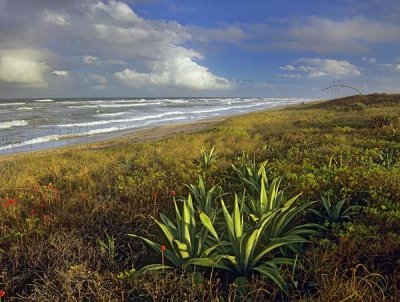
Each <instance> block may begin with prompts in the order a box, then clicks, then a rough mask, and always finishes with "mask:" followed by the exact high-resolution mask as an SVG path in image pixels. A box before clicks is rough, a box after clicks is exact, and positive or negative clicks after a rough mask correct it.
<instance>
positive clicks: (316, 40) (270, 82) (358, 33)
mask: <svg viewBox="0 0 400 302" xmlns="http://www.w3.org/2000/svg"><path fill="white" fill-rule="evenodd" d="M334 81H335V83H337V81H339V83H341V84H344V85H350V86H353V87H355V88H357V89H359V90H361V91H362V92H364V93H373V92H388V93H391V92H399V90H400V89H399V87H400V1H398V0H280V1H272V0H251V1H250V0H231V1H227V0H201V1H200V0H175V1H172V0H123V1H113V0H111V1H108V0H100V1H99V0H68V1H66V0H0V98H27V97H33V98H37V97H42V98H44V97H118V96H121V97H127V96H128V97H129V96H130V97H142V96H143V97H163V96H164V97H179V96H183V97H185V96H186V97H197V96H200V97H212V96H220V97H222V96H238V97H240V96H242V97H310V98H330V97H334V96H339V95H347V94H354V91H352V90H349V89H345V88H343V89H341V90H340V91H335V90H329V91H322V89H323V88H325V87H327V86H329V85H330V84H332V83H333V82H334Z"/></svg>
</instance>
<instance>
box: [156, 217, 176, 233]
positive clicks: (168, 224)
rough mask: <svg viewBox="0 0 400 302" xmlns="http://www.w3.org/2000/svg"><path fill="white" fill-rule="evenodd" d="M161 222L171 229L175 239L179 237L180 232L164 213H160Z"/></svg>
mask: <svg viewBox="0 0 400 302" xmlns="http://www.w3.org/2000/svg"><path fill="white" fill-rule="evenodd" d="M160 219H161V221H162V222H163V223H164V224H165V225H166V226H167V227H168V228H169V230H170V232H171V233H172V234H173V236H174V237H177V234H178V230H177V228H176V226H175V225H174V223H173V222H172V221H171V220H170V219H169V218H168V217H167V216H165V215H164V214H163V213H160Z"/></svg>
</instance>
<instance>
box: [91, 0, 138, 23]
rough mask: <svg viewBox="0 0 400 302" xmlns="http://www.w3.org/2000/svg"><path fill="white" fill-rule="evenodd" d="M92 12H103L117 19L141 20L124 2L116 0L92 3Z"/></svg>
mask: <svg viewBox="0 0 400 302" xmlns="http://www.w3.org/2000/svg"><path fill="white" fill-rule="evenodd" d="M91 10H92V11H93V12H99V11H100V12H104V13H106V14H107V15H109V16H111V17H113V18H114V19H115V20H119V21H142V19H141V18H139V17H138V16H137V15H136V14H135V12H134V11H133V10H132V9H131V8H130V7H129V6H128V5H127V4H125V3H123V2H117V1H109V2H108V3H107V4H106V3H103V2H97V3H96V4H94V5H92V7H91Z"/></svg>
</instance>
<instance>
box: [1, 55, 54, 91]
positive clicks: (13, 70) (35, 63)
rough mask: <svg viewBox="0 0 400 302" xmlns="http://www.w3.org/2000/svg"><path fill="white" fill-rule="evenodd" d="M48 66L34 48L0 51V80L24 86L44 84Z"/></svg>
mask: <svg viewBox="0 0 400 302" xmlns="http://www.w3.org/2000/svg"><path fill="white" fill-rule="evenodd" d="M47 70H48V66H47V65H46V64H45V63H44V62H43V61H42V60H41V55H40V53H39V52H37V51H35V50H28V49H25V50H12V51H3V52H0V81H4V82H7V83H13V84H21V85H25V86H37V87H40V86H42V87H43V86H46V80H45V73H46V72H47Z"/></svg>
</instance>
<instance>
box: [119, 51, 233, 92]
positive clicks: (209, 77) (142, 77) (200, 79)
mask: <svg viewBox="0 0 400 302" xmlns="http://www.w3.org/2000/svg"><path fill="white" fill-rule="evenodd" d="M115 77H116V78H117V79H119V80H121V81H123V82H124V83H125V84H127V85H131V86H140V85H155V86H159V85H160V86H172V87H174V86H176V87H184V88H191V89H226V88H230V87H231V84H230V82H229V81H228V80H226V79H224V78H222V77H217V76H215V75H213V74H212V73H210V72H209V71H208V70H207V68H206V67H204V66H201V65H199V64H197V63H196V62H194V61H192V59H191V58H189V57H177V58H174V59H171V60H167V61H163V62H158V63H156V64H154V65H153V68H152V71H151V72H148V73H140V72H137V71H136V70H131V69H125V70H123V71H120V72H116V73H115Z"/></svg>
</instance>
